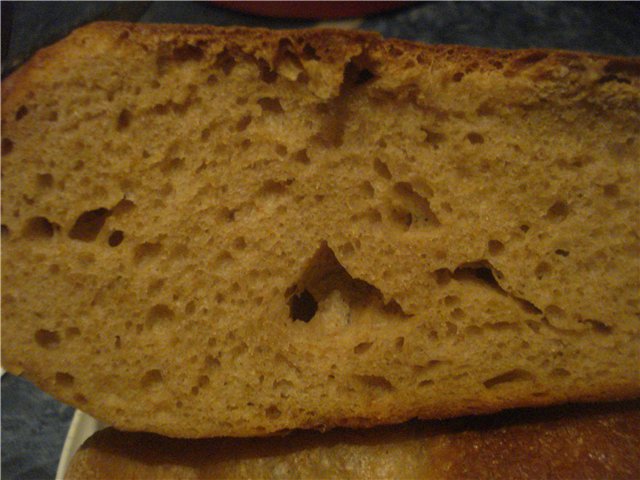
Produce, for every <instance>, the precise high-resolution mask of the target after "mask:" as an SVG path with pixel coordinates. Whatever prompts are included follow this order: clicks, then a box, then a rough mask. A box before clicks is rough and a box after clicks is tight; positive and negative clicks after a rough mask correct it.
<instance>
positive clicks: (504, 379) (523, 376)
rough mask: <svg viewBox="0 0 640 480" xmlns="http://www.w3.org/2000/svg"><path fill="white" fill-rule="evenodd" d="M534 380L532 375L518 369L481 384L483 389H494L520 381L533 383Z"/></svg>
mask: <svg viewBox="0 0 640 480" xmlns="http://www.w3.org/2000/svg"><path fill="white" fill-rule="evenodd" d="M533 380H535V377H534V375H533V374H532V373H531V372H528V371H526V370H522V369H519V368H516V369H513V370H510V371H508V372H506V373H503V374H501V375H497V376H495V377H493V378H490V379H489V380H486V381H484V382H483V385H484V386H485V388H494V387H496V386H498V385H503V384H505V383H513V382H522V381H533Z"/></svg>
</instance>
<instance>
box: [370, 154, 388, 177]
mask: <svg viewBox="0 0 640 480" xmlns="http://www.w3.org/2000/svg"><path fill="white" fill-rule="evenodd" d="M373 169H374V170H375V172H376V173H377V174H378V175H380V176H381V177H382V178H385V179H387V180H390V179H391V172H390V171H389V167H388V166H387V164H386V163H384V162H383V161H382V160H380V159H379V158H376V159H375V160H374V161H373Z"/></svg>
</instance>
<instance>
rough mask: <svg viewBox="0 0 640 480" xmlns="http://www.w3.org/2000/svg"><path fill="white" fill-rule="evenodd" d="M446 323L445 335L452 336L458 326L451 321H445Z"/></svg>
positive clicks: (456, 331)
mask: <svg viewBox="0 0 640 480" xmlns="http://www.w3.org/2000/svg"><path fill="white" fill-rule="evenodd" d="M446 325H447V336H449V337H453V336H454V335H456V334H457V333H458V327H457V326H456V325H455V324H454V323H451V322H446Z"/></svg>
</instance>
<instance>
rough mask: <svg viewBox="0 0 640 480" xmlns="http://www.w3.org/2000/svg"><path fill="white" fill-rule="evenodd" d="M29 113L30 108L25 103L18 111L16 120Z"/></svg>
mask: <svg viewBox="0 0 640 480" xmlns="http://www.w3.org/2000/svg"><path fill="white" fill-rule="evenodd" d="M27 113H29V109H28V108H27V107H25V106H24V105H20V108H18V110H17V111H16V120H21V119H22V118H24V116H25V115H26V114H27Z"/></svg>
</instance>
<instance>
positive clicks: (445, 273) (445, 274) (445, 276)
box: [434, 268, 451, 285]
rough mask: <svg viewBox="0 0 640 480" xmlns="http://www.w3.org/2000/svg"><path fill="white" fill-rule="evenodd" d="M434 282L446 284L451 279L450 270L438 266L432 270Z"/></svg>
mask: <svg viewBox="0 0 640 480" xmlns="http://www.w3.org/2000/svg"><path fill="white" fill-rule="evenodd" d="M434 275H435V277H436V283H437V284H438V285H446V284H448V283H449V282H450V281H451V272H450V271H449V269H447V268H440V269H438V270H436V271H435V272H434Z"/></svg>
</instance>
